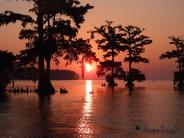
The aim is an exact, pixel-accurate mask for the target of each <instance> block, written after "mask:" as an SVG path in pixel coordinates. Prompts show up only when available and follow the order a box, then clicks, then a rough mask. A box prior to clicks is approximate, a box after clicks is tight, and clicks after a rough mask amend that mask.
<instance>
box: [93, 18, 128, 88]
mask: <svg viewBox="0 0 184 138" xmlns="http://www.w3.org/2000/svg"><path fill="white" fill-rule="evenodd" d="M121 28H122V27H121V26H113V22H111V21H106V24H105V25H102V26H100V27H95V29H94V30H92V31H90V32H91V38H93V39H95V37H96V39H95V40H96V43H97V45H98V49H100V50H103V52H105V53H104V55H103V58H104V60H105V61H103V62H100V64H99V66H98V67H97V76H98V77H100V76H106V80H107V82H108V85H109V86H116V84H115V81H114V78H115V77H116V71H117V70H119V69H120V68H121V65H122V64H121V62H117V61H115V57H116V56H117V55H118V53H119V52H120V50H125V49H124V47H123V46H121V44H120V42H121V41H122V38H123V36H124V34H123V33H122V31H120V30H121Z"/></svg>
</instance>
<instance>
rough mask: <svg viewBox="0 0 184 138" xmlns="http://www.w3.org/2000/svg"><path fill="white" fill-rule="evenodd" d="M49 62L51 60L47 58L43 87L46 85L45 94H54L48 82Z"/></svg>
mask: <svg viewBox="0 0 184 138" xmlns="http://www.w3.org/2000/svg"><path fill="white" fill-rule="evenodd" d="M50 61H51V58H47V60H46V62H47V68H46V74H45V85H46V88H47V90H46V93H51V94H52V93H55V89H54V87H53V85H52V83H51V80H50Z"/></svg>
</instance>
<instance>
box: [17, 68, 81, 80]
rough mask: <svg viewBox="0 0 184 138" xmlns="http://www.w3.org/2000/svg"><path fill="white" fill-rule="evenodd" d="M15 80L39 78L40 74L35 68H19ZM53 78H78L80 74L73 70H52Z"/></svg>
mask: <svg viewBox="0 0 184 138" xmlns="http://www.w3.org/2000/svg"><path fill="white" fill-rule="evenodd" d="M15 74H16V75H15V76H14V80H37V79H38V74H37V70H35V69H18V70H17V71H16V73H15ZM50 78H51V80H78V79H79V75H78V74H77V73H76V72H75V71H72V70H58V69H56V70H51V72H50Z"/></svg>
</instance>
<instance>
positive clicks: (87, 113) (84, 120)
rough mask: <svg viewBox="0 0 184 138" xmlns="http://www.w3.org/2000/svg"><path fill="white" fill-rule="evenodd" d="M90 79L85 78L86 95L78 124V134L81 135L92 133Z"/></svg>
mask: <svg viewBox="0 0 184 138" xmlns="http://www.w3.org/2000/svg"><path fill="white" fill-rule="evenodd" d="M92 102H93V101H92V81H91V80H86V95H85V101H84V105H83V111H82V115H81V118H80V120H79V125H78V134H79V135H80V136H81V137H85V136H88V137H89V136H90V135H92V134H93V130H92V122H91V118H92Z"/></svg>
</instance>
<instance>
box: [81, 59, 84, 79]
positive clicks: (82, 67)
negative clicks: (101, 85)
mask: <svg viewBox="0 0 184 138" xmlns="http://www.w3.org/2000/svg"><path fill="white" fill-rule="evenodd" d="M81 66H82V79H84V71H85V66H84V61H82V65H81Z"/></svg>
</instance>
